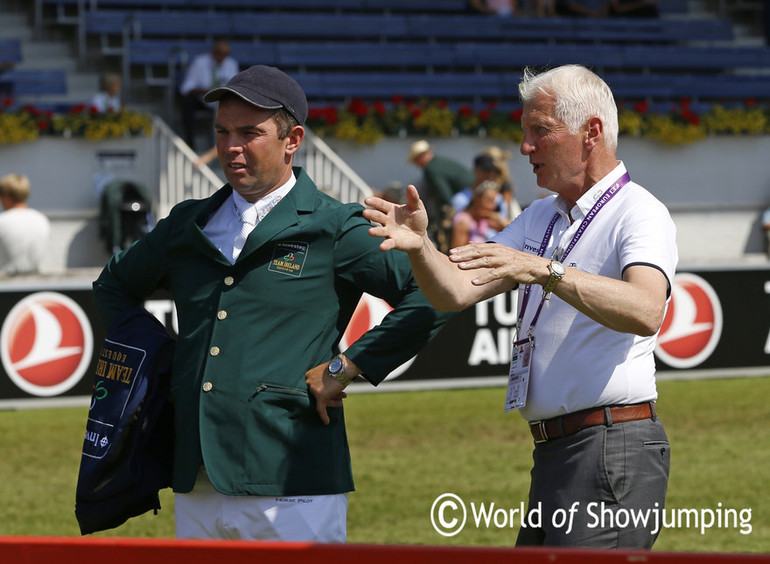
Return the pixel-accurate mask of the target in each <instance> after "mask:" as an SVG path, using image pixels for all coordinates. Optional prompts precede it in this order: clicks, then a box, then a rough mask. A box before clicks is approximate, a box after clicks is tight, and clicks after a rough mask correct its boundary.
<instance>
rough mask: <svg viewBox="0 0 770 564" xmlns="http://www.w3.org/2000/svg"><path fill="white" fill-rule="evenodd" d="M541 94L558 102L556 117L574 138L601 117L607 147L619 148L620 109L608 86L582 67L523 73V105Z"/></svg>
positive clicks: (520, 92)
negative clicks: (582, 128)
mask: <svg viewBox="0 0 770 564" xmlns="http://www.w3.org/2000/svg"><path fill="white" fill-rule="evenodd" d="M538 94H546V95H547V96H552V97H554V98H555V99H556V107H555V116H556V119H558V120H560V121H562V122H563V123H564V125H566V126H567V129H568V131H569V132H570V133H571V134H572V135H574V134H576V133H577V132H578V131H579V130H580V128H581V127H582V126H583V125H585V124H586V123H587V122H588V120H589V119H591V118H592V117H598V118H599V119H600V120H601V122H602V125H603V129H604V144H605V145H606V146H607V147H608V148H609V149H612V150H613V151H614V150H615V149H617V147H618V108H617V106H616V105H615V98H614V96H613V95H612V90H610V87H609V86H607V83H606V82H604V81H603V80H602V79H601V78H599V77H598V76H597V75H596V74H595V73H593V72H592V71H590V70H588V69H587V68H586V67H584V66H581V65H564V66H561V67H556V68H554V69H551V70H549V71H545V72H543V73H541V74H535V73H534V72H533V71H532V70H531V69H529V68H526V69H524V76H523V77H522V79H521V82H520V83H519V97H520V98H521V101H522V102H523V103H527V102H529V101H530V100H532V99H533V98H534V97H535V96H537V95H538Z"/></svg>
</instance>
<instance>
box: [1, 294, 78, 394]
mask: <svg viewBox="0 0 770 564" xmlns="http://www.w3.org/2000/svg"><path fill="white" fill-rule="evenodd" d="M92 354H93V333H92V329H91V323H90V322H89V321H88V317H87V316H86V314H85V313H84V312H83V310H82V309H81V308H80V306H79V305H78V304H76V303H75V302H74V301H73V300H71V299H70V298H68V297H67V296H64V295H62V294H58V293H56V292H38V293H35V294H30V295H29V296H27V297H25V298H24V299H22V300H21V301H19V302H18V303H17V304H16V305H15V306H14V307H13V309H11V311H10V312H9V313H8V316H7V317H6V318H5V321H4V322H3V328H2V331H0V358H1V359H2V363H3V368H5V372H6V374H8V376H9V378H10V379H11V380H12V381H13V383H14V384H16V385H17V386H18V387H19V388H21V389H22V390H24V391H25V392H27V393H28V394H31V395H34V396H42V397H50V396H56V395H60V394H63V393H64V392H66V391H67V390H69V389H70V388H72V387H73V386H74V385H75V384H77V383H78V382H79V381H80V379H81V378H82V377H83V375H84V374H85V372H86V371H87V370H88V367H89V365H90V364H91V355H92Z"/></svg>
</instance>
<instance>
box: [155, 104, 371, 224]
mask: <svg viewBox="0 0 770 564" xmlns="http://www.w3.org/2000/svg"><path fill="white" fill-rule="evenodd" d="M153 125H154V136H155V141H156V144H157V151H156V154H157V155H158V165H157V166H158V187H159V201H158V210H157V211H158V217H159V218H161V217H165V216H166V215H168V212H169V211H171V208H172V207H174V205H176V204H178V203H179V202H181V201H183V200H187V199H190V198H195V199H199V198H205V197H207V196H210V195H211V194H213V193H214V192H215V191H216V190H217V189H219V188H220V187H221V186H222V184H223V182H222V179H220V178H219V177H218V176H217V175H216V174H215V173H214V172H213V171H212V170H211V169H210V168H209V167H208V166H206V165H202V166H200V167H199V168H196V167H195V164H194V163H195V160H196V159H197V158H198V156H197V155H196V154H195V152H194V151H193V150H192V149H191V148H190V147H189V146H188V145H187V143H185V142H184V141H183V140H182V139H181V138H179V136H178V135H177V134H176V133H174V131H172V130H171V128H170V127H169V126H168V125H167V124H166V123H165V122H164V121H163V120H162V119H161V118H159V117H157V116H156V117H155V118H153ZM295 164H296V165H298V166H302V167H303V168H304V169H305V171H306V172H307V173H308V176H310V178H312V179H313V181H314V182H315V184H316V186H318V188H319V189H321V190H323V191H325V192H327V193H329V194H331V195H332V196H334V197H335V198H337V199H338V200H340V201H342V202H346V203H348V202H359V203H362V202H363V201H364V198H366V197H368V196H371V195H372V193H373V192H372V189H371V188H370V187H369V185H368V184H367V183H366V182H364V180H363V179H361V177H360V176H358V175H357V174H356V173H355V171H353V169H351V168H350V167H349V166H348V165H347V164H346V163H345V161H343V160H342V158H340V156H339V155H337V153H335V152H334V151H333V150H332V149H331V148H330V147H329V146H328V145H327V144H326V143H325V142H324V141H323V140H322V139H321V138H319V137H317V136H316V135H314V134H313V133H312V132H311V131H309V130H307V132H306V135H305V140H304V142H303V143H302V149H301V150H300V153H299V154H298V155H296V157H295Z"/></svg>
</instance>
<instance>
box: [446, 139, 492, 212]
mask: <svg viewBox="0 0 770 564" xmlns="http://www.w3.org/2000/svg"><path fill="white" fill-rule="evenodd" d="M473 177H474V178H473V183H472V184H471V185H469V186H468V187H467V188H463V189H462V190H460V191H459V192H457V193H456V194H455V195H454V196H452V199H451V200H450V203H451V204H452V210H453V212H454V213H457V212H459V211H462V210H464V209H465V208H466V207H468V205H469V204H470V203H471V200H472V199H473V192H474V190H475V189H476V187H477V186H478V185H480V184H481V183H482V182H486V181H488V180H490V181H492V182H494V183H495V186H497V188H498V200H500V199H501V197H500V195H499V190H500V188H501V186H502V182H503V176H502V170H500V167H499V166H497V164H496V163H495V159H494V158H493V157H492V156H491V155H487V154H484V153H481V154H479V155H477V156H476V158H474V159H473Z"/></svg>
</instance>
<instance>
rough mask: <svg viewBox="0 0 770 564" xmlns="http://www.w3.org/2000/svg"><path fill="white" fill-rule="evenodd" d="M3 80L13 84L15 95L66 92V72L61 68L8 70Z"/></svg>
mask: <svg viewBox="0 0 770 564" xmlns="http://www.w3.org/2000/svg"><path fill="white" fill-rule="evenodd" d="M3 80H4V81H7V82H10V83H12V84H13V92H14V95H16V96H27V95H44V94H66V93H67V73H66V71H63V70H15V69H14V70H10V71H7V72H5V73H3Z"/></svg>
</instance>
